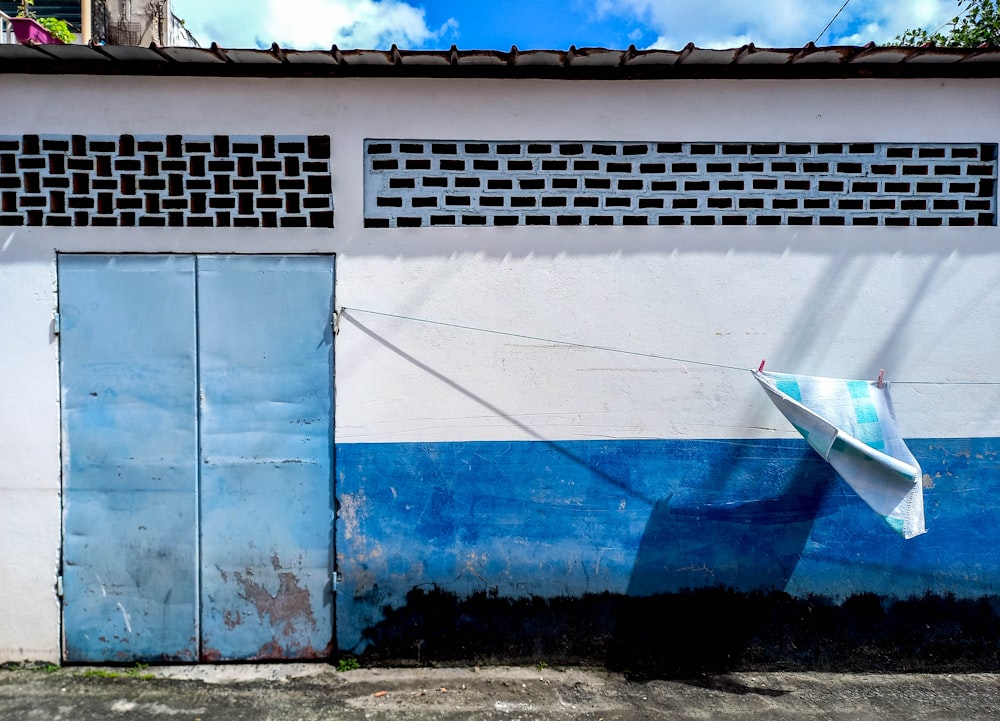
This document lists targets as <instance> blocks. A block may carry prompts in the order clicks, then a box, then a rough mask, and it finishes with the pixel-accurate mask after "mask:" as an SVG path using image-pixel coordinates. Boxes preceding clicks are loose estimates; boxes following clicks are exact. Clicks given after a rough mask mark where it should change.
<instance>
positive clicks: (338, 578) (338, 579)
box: [330, 571, 344, 593]
mask: <svg viewBox="0 0 1000 721" xmlns="http://www.w3.org/2000/svg"><path fill="white" fill-rule="evenodd" d="M343 582H344V574H342V573H341V572H340V571H334V572H333V575H332V576H331V577H330V584H331V585H332V586H333V592H334V593H336V592H337V587H338V586H339V585H340V584H342V583H343Z"/></svg>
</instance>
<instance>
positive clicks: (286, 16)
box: [173, 0, 458, 50]
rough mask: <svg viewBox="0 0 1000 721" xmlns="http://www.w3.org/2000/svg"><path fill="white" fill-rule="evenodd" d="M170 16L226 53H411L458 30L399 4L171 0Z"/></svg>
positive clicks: (384, 0) (397, 0) (390, 0)
mask: <svg viewBox="0 0 1000 721" xmlns="http://www.w3.org/2000/svg"><path fill="white" fill-rule="evenodd" d="M173 11H174V13H175V14H176V15H178V16H179V17H182V18H186V19H187V27H188V29H189V30H191V32H193V33H194V35H195V37H197V38H198V40H199V41H200V42H202V43H203V44H206V45H207V44H209V43H211V42H213V41H214V42H217V43H219V45H221V46H223V47H228V48H241V47H242V48H248V47H268V46H270V45H271V43H272V42H276V43H278V44H279V45H281V46H283V47H289V48H296V49H302V50H308V49H312V48H324V49H327V48H329V47H330V46H331V45H333V44H334V43H336V44H337V45H339V46H340V47H342V48H345V49H353V48H388V47H389V46H390V45H392V44H393V43H396V44H397V45H398V46H399V47H401V48H404V49H414V48H420V47H423V46H424V45H426V44H428V43H431V42H433V41H438V40H441V39H447V38H448V37H449V36H451V35H454V34H455V31H456V29H457V27H458V23H457V22H456V21H455V20H454V19H449V20H448V21H447V22H445V23H444V24H443V25H441V27H439V28H436V29H432V28H429V27H428V26H427V21H426V17H425V14H424V10H423V9H421V8H418V7H415V6H414V5H410V4H409V3H407V2H404V1H403V0H211V2H206V0H174V2H173ZM186 12H189V15H186V14H185V13H186ZM438 44H440V43H438Z"/></svg>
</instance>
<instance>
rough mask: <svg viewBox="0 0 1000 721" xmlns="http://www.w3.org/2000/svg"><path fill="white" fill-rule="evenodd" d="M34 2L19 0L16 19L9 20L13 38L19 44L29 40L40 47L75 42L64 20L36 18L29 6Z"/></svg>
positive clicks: (31, 0)
mask: <svg viewBox="0 0 1000 721" xmlns="http://www.w3.org/2000/svg"><path fill="white" fill-rule="evenodd" d="M34 4H35V0H20V2H19V3H18V10H17V17H13V18H11V19H10V24H11V27H12V28H13V29H14V37H15V38H16V39H17V41H18V42H19V43H26V42H28V41H29V40H30V41H34V42H36V43H39V44H41V45H62V44H64V43H71V42H73V41H74V40H76V35H74V34H73V33H72V32H71V31H70V29H69V25H67V24H66V21H65V20H59V19H57V18H36V17H35V13H34V11H32V9H31V6H32V5H34Z"/></svg>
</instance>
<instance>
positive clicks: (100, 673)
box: [79, 663, 156, 681]
mask: <svg viewBox="0 0 1000 721" xmlns="http://www.w3.org/2000/svg"><path fill="white" fill-rule="evenodd" d="M147 668H149V664H148V663H137V664H136V665H135V666H133V667H132V668H130V669H129V670H128V671H124V672H121V673H119V672H118V671H112V670H110V669H107V668H88V669H87V670H86V671H84V672H83V673H81V674H79V675H80V676H83V677H84V678H134V679H139V680H140V681H150V680H152V679H154V678H156V676H154V675H153V674H151V673H143V671H145V670H146V669H147Z"/></svg>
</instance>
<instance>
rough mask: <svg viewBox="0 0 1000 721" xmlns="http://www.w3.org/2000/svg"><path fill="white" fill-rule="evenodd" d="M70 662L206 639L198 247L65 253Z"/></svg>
mask: <svg viewBox="0 0 1000 721" xmlns="http://www.w3.org/2000/svg"><path fill="white" fill-rule="evenodd" d="M59 288H60V318H61V334H60V363H61V379H62V425H63V484H64V498H63V507H64V514H65V516H64V535H65V540H64V551H63V554H64V560H63V565H64V569H63V588H64V604H63V624H64V633H65V658H66V660H68V661H132V660H138V659H147V660H148V659H174V660H193V659H195V658H196V657H197V648H198V629H197V624H198V614H197V606H196V604H197V595H198V594H197V578H196V571H197V564H196V558H197V535H196V525H197V501H196V494H195V487H196V472H195V471H196V463H193V459H194V458H195V457H196V454H197V449H198V440H197V423H196V399H195V387H196V386H195V317H194V310H195V309H194V259H193V258H191V257H182V256H146V257H143V256H60V259H59Z"/></svg>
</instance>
